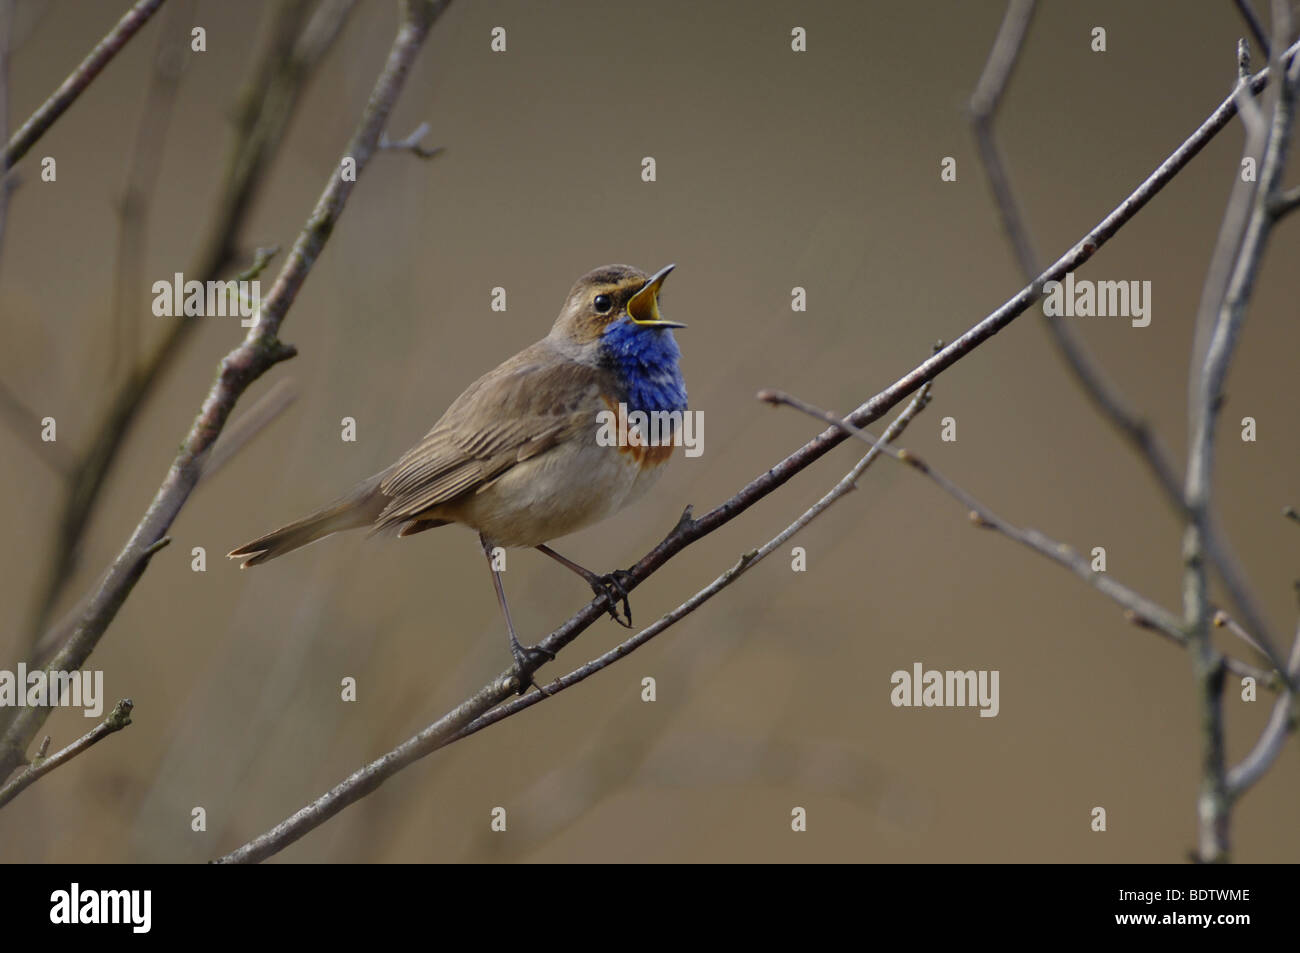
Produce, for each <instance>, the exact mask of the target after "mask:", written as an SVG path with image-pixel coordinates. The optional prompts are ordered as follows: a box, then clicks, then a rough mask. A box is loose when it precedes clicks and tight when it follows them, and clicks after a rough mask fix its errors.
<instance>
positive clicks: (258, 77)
mask: <svg viewBox="0 0 1300 953" xmlns="http://www.w3.org/2000/svg"><path fill="white" fill-rule="evenodd" d="M353 2H354V0H326V2H324V3H322V4H320V6H319V7H317V8H316V11H315V13H314V15H312V16H311V18H310V19H307V11H308V4H307V3H306V2H304V0H293V2H288V3H284V4H280V5H277V7H276V15H275V18H274V19H273V21H272V23H271V28H270V30H271V34H272V37H271V42H270V44H269V46H268V48H267V50H266V52H265V54H264V55H263V56H262V57H261V58H259V60H258V61H257V63H256V64H255V65H254V67H253V69H252V71H251V78H250V79H249V80H248V82H247V83H246V84H245V86H244V89H243V91H242V92H241V93H240V95H239V102H240V106H239V108H238V109H237V110H236V119H235V135H234V141H233V144H232V146H231V150H230V155H229V158H228V159H227V162H226V170H225V175H224V180H223V183H222V188H221V194H220V195H219V196H218V200H217V202H216V204H215V205H214V206H213V210H214V211H213V215H214V217H213V220H212V222H211V223H210V225H209V227H208V229H207V232H206V235H207V237H206V238H205V240H204V241H203V243H202V247H201V249H200V251H199V254H198V256H197V258H196V259H195V261H194V262H193V263H192V265H191V267H190V268H189V270H188V271H187V272H186V274H190V275H194V276H195V278H196V279H197V280H198V281H200V282H208V281H212V280H214V279H217V278H219V277H221V276H222V275H223V274H224V273H225V272H226V269H227V268H228V267H229V266H230V264H231V263H232V262H233V261H234V260H235V258H236V241H237V239H238V235H239V231H240V229H241V228H242V227H243V224H244V221H245V220H246V219H247V217H248V213H249V211H250V209H251V207H252V202H253V198H254V196H255V195H256V193H257V190H258V188H259V187H260V186H261V184H262V182H263V181H264V180H265V178H266V176H267V174H268V172H269V170H270V167H271V160H272V158H273V157H274V156H275V154H276V152H277V151H278V149H279V148H280V145H281V143H282V142H283V140H284V135H285V132H286V130H287V129H288V126H289V122H290V120H291V119H292V118H293V116H294V111H295V109H296V106H297V104H298V102H299V100H300V98H301V94H302V91H303V89H304V88H305V86H306V84H307V80H308V79H309V78H310V77H311V75H312V74H313V72H314V70H315V68H316V66H317V65H319V63H320V61H321V59H322V58H323V57H324V56H325V54H326V52H327V51H328V50H329V49H330V47H331V46H332V44H333V42H334V40H335V38H336V37H337V36H338V34H339V31H340V30H341V29H342V28H343V24H344V23H345V22H346V20H347V16H348V14H349V13H350V11H351V9H352V6H353ZM304 21H306V22H305V25H304ZM199 326H200V323H199V322H198V321H194V320H188V319H184V318H178V319H176V320H175V321H174V322H173V323H172V324H171V326H170V327H169V328H168V330H166V331H165V332H164V333H163V337H162V339H161V340H160V341H159V342H158V343H157V344H156V345H155V346H154V347H153V349H152V351H151V352H150V353H149V356H148V357H147V358H145V359H144V360H143V361H142V362H140V365H139V367H138V368H137V369H136V370H135V372H134V373H133V374H131V375H130V376H129V377H128V378H127V379H126V380H125V381H124V382H123V383H122V385H121V387H120V388H119V389H118V391H117V393H116V394H115V395H114V396H113V397H112V398H111V399H109V400H108V401H107V402H106V406H105V409H104V411H103V412H102V413H101V415H100V417H99V419H98V420H97V421H95V423H94V425H93V426H92V427H90V428H89V432H90V433H91V434H92V435H93V436H92V443H91V445H90V446H89V447H87V448H86V450H85V452H84V453H83V454H81V455H80V457H79V459H78V461H77V464H76V466H75V467H74V472H73V477H72V479H71V480H70V481H69V483H68V485H67V487H66V489H65V492H64V497H63V505H62V509H61V512H60V515H59V522H58V527H57V530H56V531H55V532H54V533H53V534H51V535H52V536H53V543H52V546H51V550H50V554H49V557H48V559H47V560H46V565H45V567H44V570H43V572H42V582H41V584H40V588H39V594H38V596H37V600H36V603H35V605H34V606H33V608H32V613H31V619H30V621H29V623H28V629H27V631H28V645H29V646H35V645H36V644H37V643H38V642H48V641H49V637H48V632H47V631H46V630H47V628H48V627H49V624H50V619H51V617H52V616H53V614H54V610H55V608H56V607H57V605H58V602H59V599H60V597H61V596H62V594H63V590H64V588H65V587H66V586H67V585H68V584H69V582H70V581H71V580H72V578H73V571H74V570H75V568H76V565H77V560H78V554H79V552H80V549H81V541H82V538H83V537H84V535H85V533H86V530H87V528H88V526H89V523H90V519H91V515H92V513H93V512H94V509H95V506H96V504H97V503H98V501H99V496H100V492H101V491H102V490H103V488H104V486H105V484H106V482H107V479H108V475H109V473H110V471H111V470H112V468H113V466H114V465H115V463H116V462H117V459H118V453H119V451H120V450H121V448H122V446H123V445H124V444H125V441H126V437H127V434H128V433H129V432H130V430H131V427H132V426H133V425H134V423H135V421H136V419H137V418H138V416H139V414H140V411H141V409H142V408H143V406H144V405H145V403H146V401H147V400H148V399H149V397H150V396H151V395H152V394H153V393H154V392H155V390H156V389H157V386H158V385H159V383H160V382H161V380H162V378H163V375H164V374H165V373H166V370H167V369H168V368H170V367H172V366H174V365H175V363H176V360H177V358H178V356H179V355H180V353H181V350H182V348H183V346H184V345H185V343H186V342H187V341H188V340H190V338H191V337H192V335H193V334H194V331H195V329H197V328H198V327H199ZM6 720H7V719H6V712H5V711H0V728H3V726H4V725H5V723H6ZM2 766H3V762H2V761H0V767H2ZM3 776H4V775H3V773H0V777H3Z"/></svg>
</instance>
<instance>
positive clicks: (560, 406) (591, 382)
mask: <svg viewBox="0 0 1300 953" xmlns="http://www.w3.org/2000/svg"><path fill="white" fill-rule="evenodd" d="M612 387H613V379H612V375H611V374H610V372H609V371H606V370H602V369H600V368H594V367H588V366H587V365H584V364H576V363H573V362H572V361H568V360H564V359H561V358H559V357H558V355H556V354H555V352H554V350H553V349H552V348H551V345H550V344H549V343H548V342H546V341H541V342H538V343H537V344H534V345H533V346H532V347H530V348H527V349H526V350H524V351H521V352H520V353H519V354H517V355H515V356H514V357H513V358H511V359H510V360H509V361H506V362H505V363H504V364H502V365H501V366H500V367H498V368H496V369H495V370H493V371H490V372H489V373H487V374H485V375H484V376H483V377H481V378H479V379H478V380H477V381H475V382H474V383H473V384H471V385H470V386H469V387H468V388H467V389H466V390H465V392H464V393H463V394H461V395H460V397H458V398H456V400H455V402H454V403H453V404H452V405H451V406H450V407H449V408H447V412H446V413H445V414H443V415H442V419H441V420H439V421H438V422H437V423H436V424H435V425H434V427H433V429H432V430H430V431H429V433H428V434H426V435H425V437H424V439H423V440H421V441H420V442H419V443H418V444H416V445H415V446H414V447H412V448H411V449H410V450H408V451H407V452H406V453H405V454H404V455H403V456H402V458H401V459H400V460H398V461H397V463H395V464H394V465H393V466H392V468H391V469H390V470H389V471H388V473H387V474H386V475H385V477H384V480H383V483H382V484H381V485H380V492H382V493H383V494H384V496H387V497H389V502H388V505H387V506H386V507H385V508H384V510H383V512H382V513H380V515H379V519H378V520H377V521H376V524H375V525H376V527H377V528H384V527H388V526H395V525H399V524H401V523H405V522H407V521H409V520H413V519H415V518H417V517H418V516H419V515H420V514H422V513H425V512H426V511H428V510H429V508H430V507H434V506H437V505H439V504H440V503H446V502H448V501H450V500H453V499H455V498H456V497H458V496H461V495H463V494H466V493H473V492H476V491H478V490H480V489H483V488H485V487H486V486H487V485H488V484H489V483H491V482H492V481H493V480H495V479H497V478H498V477H500V476H501V475H502V474H503V473H505V472H506V471H507V470H509V469H510V468H511V467H512V466H514V465H515V464H516V463H519V462H520V461H523V460H528V459H530V458H531V457H535V456H537V455H538V454H541V453H545V452H546V451H547V450H549V449H550V448H551V447H553V446H555V445H556V444H557V443H559V442H560V441H563V440H565V439H567V438H568V437H570V436H572V435H573V434H575V433H578V432H580V431H582V430H584V429H589V428H594V427H595V425H596V412H597V410H599V409H604V407H605V405H604V403H603V402H602V400H601V394H602V393H606V392H608V393H613V391H612V390H611V389H610V388H612Z"/></svg>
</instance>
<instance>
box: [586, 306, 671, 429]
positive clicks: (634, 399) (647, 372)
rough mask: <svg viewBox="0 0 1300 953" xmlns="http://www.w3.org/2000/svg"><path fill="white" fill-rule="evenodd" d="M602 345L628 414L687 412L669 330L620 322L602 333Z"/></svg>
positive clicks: (624, 319) (625, 320) (627, 321)
mask: <svg viewBox="0 0 1300 953" xmlns="http://www.w3.org/2000/svg"><path fill="white" fill-rule="evenodd" d="M601 344H602V346H603V348H604V351H605V354H606V355H607V356H608V357H609V358H610V359H611V360H612V361H613V363H614V366H615V368H616V369H617V370H618V376H619V379H620V380H621V381H622V382H623V386H624V387H626V388H627V409H628V411H629V412H630V411H634V410H642V411H645V412H646V413H653V412H654V411H656V410H685V409H686V381H684V380H683V379H682V372H681V370H680V369H679V368H678V367H677V361H678V359H679V358H680V357H681V356H682V352H681V351H680V350H679V349H678V347H677V341H676V339H674V338H673V332H672V331H671V330H669V329H668V328H643V327H638V326H637V325H635V324H633V323H632V322H631V321H630V320H628V319H626V318H623V319H620V320H618V321H615V322H614V323H613V324H611V325H610V326H609V327H608V328H606V329H605V336H604V337H603V338H602V339H601Z"/></svg>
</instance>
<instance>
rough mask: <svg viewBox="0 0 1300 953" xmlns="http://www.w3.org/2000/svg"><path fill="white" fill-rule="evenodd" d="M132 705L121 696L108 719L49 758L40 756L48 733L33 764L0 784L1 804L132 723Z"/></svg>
mask: <svg viewBox="0 0 1300 953" xmlns="http://www.w3.org/2000/svg"><path fill="white" fill-rule="evenodd" d="M134 707H135V703H134V702H132V701H131V699H129V698H123V699H122V700H121V701H119V702H118V703H117V704H116V705H114V706H113V710H112V711H111V712H109V713H108V717H107V718H105V719H104V720H103V721H101V722H100V723H99V724H98V725H96V726H95V727H94V728H91V729H90V731H88V732H86V733H85V734H84V735H82V736H81V737H80V738H78V739H77V740H76V741H74V742H73V743H72V744H70V745H68V746H67V747H66V748H63V749H61V750H59V751H56V752H55V753H54V754H52V755H50V756H49V757H48V758H46V757H44V756H43V754H44V748H45V747H46V746H47V745H48V744H49V741H50V739H49V736H48V735H47V736H46V737H45V741H44V743H42V745H41V748H42V752H41V754H38V755H37V757H36V758H34V759H33V760H32V763H31V764H30V765H28V766H27V768H26V769H24V770H23V771H22V772H20V773H19V774H17V775H15V776H14V778H13V779H12V780H11V781H10V782H9V783H8V784H6V785H4V786H3V787H0V807H4V806H5V805H6V804H8V803H9V802H10V801H12V800H13V799H14V798H16V797H17V796H18V795H19V794H21V793H22V792H23V791H25V790H26V789H27V788H29V787H31V786H32V785H33V784H35V783H36V782H37V781H39V780H40V779H41V778H43V777H45V775H47V774H49V773H50V772H51V771H53V770H54V769H55V768H57V767H58V766H59V765H61V764H66V763H67V762H69V761H71V760H72V759H73V758H75V757H76V756H77V755H79V754H81V753H82V752H83V751H85V750H86V749H88V748H90V747H91V746H92V745H97V744H99V742H101V741H103V740H104V739H105V738H107V737H108V736H109V735H111V734H114V733H115V732H118V731H121V730H122V729H123V728H125V727H126V726H127V725H129V724H131V709H133V708H134Z"/></svg>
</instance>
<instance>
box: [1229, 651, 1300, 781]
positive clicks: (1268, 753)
mask: <svg viewBox="0 0 1300 953" xmlns="http://www.w3.org/2000/svg"><path fill="white" fill-rule="evenodd" d="M1288 672H1289V674H1290V676H1291V681H1292V682H1296V681H1300V628H1297V630H1296V637H1295V641H1294V642H1292V643H1291V658H1290V661H1289V663H1288ZM1295 702H1296V696H1295V693H1294V692H1291V691H1288V692H1286V693H1284V694H1283V695H1282V696H1281V697H1280V698H1278V700H1277V701H1275V702H1274V703H1273V710H1272V711H1271V712H1270V713H1269V716H1268V723H1267V724H1265V726H1264V730H1263V731H1262V732H1261V733H1260V736H1259V739H1258V740H1257V741H1256V742H1255V746H1254V747H1253V748H1252V749H1251V750H1250V753H1249V754H1247V755H1246V757H1245V758H1243V759H1242V761H1241V763H1240V764H1238V765H1237V766H1236V767H1234V768H1233V769H1232V770H1231V771H1229V772H1228V777H1227V780H1226V787H1227V793H1228V796H1229V797H1230V798H1232V799H1233V800H1236V799H1237V798H1239V797H1241V795H1243V794H1245V793H1246V791H1247V790H1249V789H1250V787H1251V786H1252V785H1253V784H1254V783H1255V782H1256V781H1258V780H1259V779H1260V778H1262V777H1263V776H1264V774H1265V772H1267V771H1268V769H1269V768H1271V767H1272V766H1273V762H1274V761H1276V760H1277V756H1278V755H1279V754H1281V753H1282V746H1283V745H1284V744H1286V739H1287V736H1288V735H1290V734H1291V732H1293V731H1295V730H1296V705H1295Z"/></svg>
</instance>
